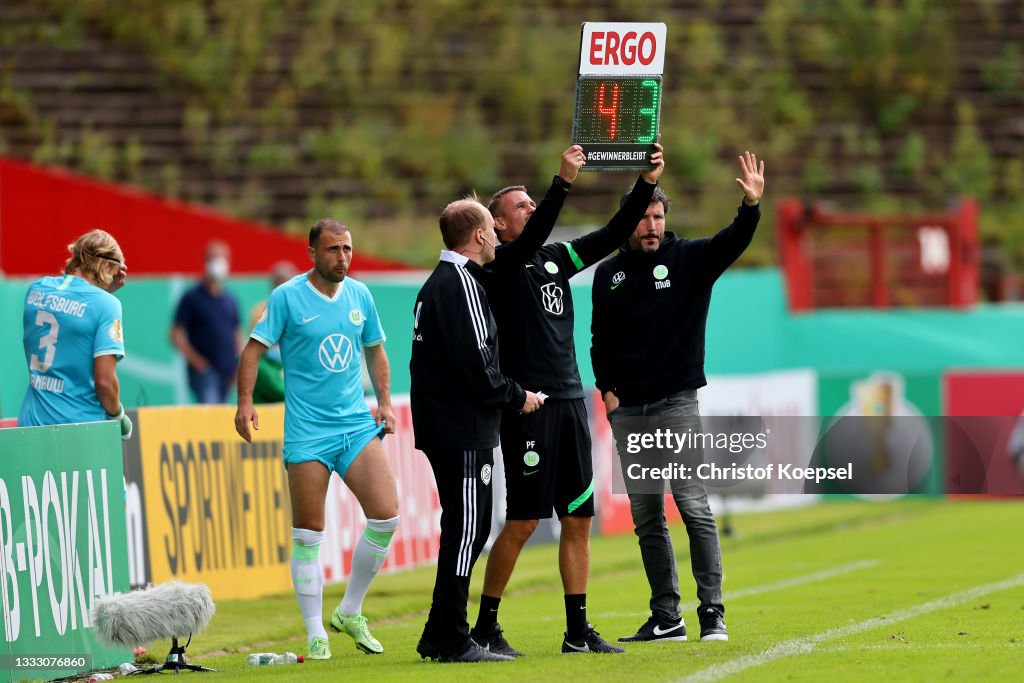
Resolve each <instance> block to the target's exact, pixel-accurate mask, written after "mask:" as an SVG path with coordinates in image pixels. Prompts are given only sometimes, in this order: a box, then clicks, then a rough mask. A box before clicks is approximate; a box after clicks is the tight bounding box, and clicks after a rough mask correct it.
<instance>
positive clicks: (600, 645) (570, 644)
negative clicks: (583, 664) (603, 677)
mask: <svg viewBox="0 0 1024 683" xmlns="http://www.w3.org/2000/svg"><path fill="white" fill-rule="evenodd" d="M568 636H569V634H568V633H567V634H565V637H564V638H563V640H562V654H563V655H572V654H576V653H577V652H596V653H599V654H622V653H624V652H625V650H623V649H622V648H621V647H617V646H615V645H612V644H611V643H606V642H605V641H604V638H602V637H601V634H600V633H598V632H597V631H595V630H594V627H593V626H591V625H590V624H587V630H586V632H585V633H584V634H583V639H582V640H569V637H568Z"/></svg>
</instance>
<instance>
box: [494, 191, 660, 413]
mask: <svg viewBox="0 0 1024 683" xmlns="http://www.w3.org/2000/svg"><path fill="white" fill-rule="evenodd" d="M655 187H656V185H654V184H651V183H648V182H647V181H645V180H644V179H643V178H638V179H637V181H636V184H635V185H634V186H633V190H632V192H631V193H630V196H629V199H628V200H627V202H626V203H625V204H624V205H623V206H622V208H621V209H619V211H618V212H617V213H616V214H615V215H614V216H613V217H612V219H611V220H610V221H609V222H608V224H607V225H605V226H604V227H603V228H600V229H598V230H594V231H593V232H590V233H588V234H586V235H582V236H580V237H577V238H576V239H574V240H572V241H569V242H559V243H554V244H548V245H545V246H543V247H541V248H540V249H539V250H538V251H537V252H536V253H535V254H534V255H533V257H532V258H530V259H529V260H527V261H526V263H525V264H519V265H517V266H515V267H511V268H510V267H505V264H503V263H502V262H501V259H500V258H497V259H495V261H494V262H493V263H491V264H488V265H487V266H485V267H484V269H483V270H484V272H485V276H484V277H482V278H481V283H482V284H483V285H484V288H485V289H486V290H487V297H488V300H489V301H490V303H491V310H492V312H493V313H494V317H495V319H496V320H497V323H498V336H499V338H500V340H501V344H500V346H499V349H500V358H501V369H502V372H504V373H505V374H506V375H507V376H509V377H511V378H512V379H514V380H515V381H516V382H517V383H519V384H520V385H521V386H522V387H523V388H525V389H529V390H530V391H543V392H544V393H545V394H547V395H548V397H549V398H553V399H577V398H583V396H584V394H583V383H582V382H581V381H580V373H579V368H578V366H577V363H576V347H575V344H574V343H573V331H574V328H575V316H574V310H573V300H572V291H571V289H570V287H569V280H570V279H571V278H572V277H573V276H574V275H576V274H577V273H579V272H581V271H583V270H585V269H586V268H588V267H590V266H592V265H593V264H595V263H597V262H598V261H600V260H601V259H602V258H604V257H605V256H607V255H608V254H610V253H611V252H613V251H614V250H615V248H616V247H618V246H619V245H620V244H622V243H623V242H624V241H625V240H626V239H628V237H629V235H630V234H632V232H633V231H634V230H635V229H636V226H637V224H638V223H639V222H640V220H641V219H642V218H643V216H644V214H645V213H646V212H647V208H648V207H649V206H650V203H651V197H652V196H653V194H654V188H655ZM547 200H548V198H547V197H545V202H547ZM543 206H544V202H542V203H541V205H540V206H539V207H538V208H537V211H535V212H534V214H533V216H531V217H530V221H533V220H535V219H536V218H537V214H538V213H540V211H541V208H542V207H543ZM527 225H529V223H528V224H527ZM524 234H525V233H524ZM516 241H518V240H516ZM498 253H499V256H500V254H501V250H500V249H499V251H498ZM478 273H479V271H475V272H474V275H476V274H478Z"/></svg>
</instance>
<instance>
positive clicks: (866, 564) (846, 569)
mask: <svg viewBox="0 0 1024 683" xmlns="http://www.w3.org/2000/svg"><path fill="white" fill-rule="evenodd" d="M877 564H878V560H860V561H858V562H850V563H849V564H841V565H839V566H838V567H832V568H831V569H823V570H821V571H819V572H814V573H812V574H804V575H803V576H794V577H793V578H791V579H782V580H781V581H774V582H772V583H766V584H763V585H760V586H753V587H751V588H744V589H743V590H738V591H735V592H726V593H725V594H724V595H723V596H722V600H723V601H724V602H729V601H731V600H736V599H738V598H746V597H749V596H751V595H760V594H761V593H770V592H771V591H777V590H783V589H785V588H792V587H793V586H802V585H803V584H805V583H812V582H814V581H824V580H825V579H831V578H832V577H834V576H840V575H841V574H849V573H850V572H855V571H859V570H861V569H870V568H871V567H874V566H876V565H877ZM687 606H688V607H696V606H697V603H692V604H689V605H687Z"/></svg>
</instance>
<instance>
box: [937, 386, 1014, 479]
mask: <svg viewBox="0 0 1024 683" xmlns="http://www.w3.org/2000/svg"><path fill="white" fill-rule="evenodd" d="M943 395H944V402H945V414H946V415H948V416H950V417H949V418H948V419H947V420H946V430H945V432H946V433H945V435H944V439H945V442H946V479H947V484H946V491H947V493H950V494H962V493H964V492H977V491H986V492H988V493H989V494H990V495H993V494H994V495H1013V496H1021V495H1024V473H1022V472H1020V471H1018V470H1017V469H1016V467H1015V463H1014V461H1013V460H1012V457H1011V454H1010V453H1009V448H1008V446H1009V441H1010V435H1011V433H1012V431H1013V429H1014V427H1015V426H1016V424H1017V421H1018V420H1019V419H1021V418H1020V416H1021V413H1022V411H1024V371H1021V370H1008V371H1005V372H998V371H967V370H960V371H950V372H947V373H946V374H945V375H944V376H943ZM954 417H961V418H962V419H959V420H957V419H953V418H954Z"/></svg>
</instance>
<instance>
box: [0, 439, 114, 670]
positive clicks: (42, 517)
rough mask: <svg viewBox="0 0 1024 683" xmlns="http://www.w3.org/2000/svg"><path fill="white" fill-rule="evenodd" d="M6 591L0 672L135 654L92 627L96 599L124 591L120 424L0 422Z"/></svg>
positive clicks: (87, 665)
mask: <svg viewBox="0 0 1024 683" xmlns="http://www.w3.org/2000/svg"><path fill="white" fill-rule="evenodd" d="M0 589H2V590H0V593H2V609H3V613H4V644H3V650H0V679H2V680H8V681H19V680H24V679H37V680H38V679H53V678H63V677H67V676H70V675H72V674H73V673H75V672H81V671H89V670H94V669H101V668H109V667H114V666H117V665H118V664H121V663H123V662H130V661H132V651H131V650H128V649H125V648H111V647H104V646H102V645H100V644H99V643H98V642H97V640H96V637H95V632H94V630H93V629H92V628H91V625H90V610H91V609H92V606H93V603H94V602H95V601H96V600H97V599H99V598H101V597H104V596H107V595H112V594H114V593H123V592H127V591H128V548H127V533H126V531H125V515H124V474H123V467H122V455H121V439H120V435H119V431H118V426H117V424H115V423H114V422H97V423H90V424H78V425H62V426H57V427H28V428H19V429H0ZM54 658H56V660H58V661H59V664H58V665H57V666H54V664H55V661H54ZM61 660H62V661H61ZM58 667H59V668H58Z"/></svg>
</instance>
